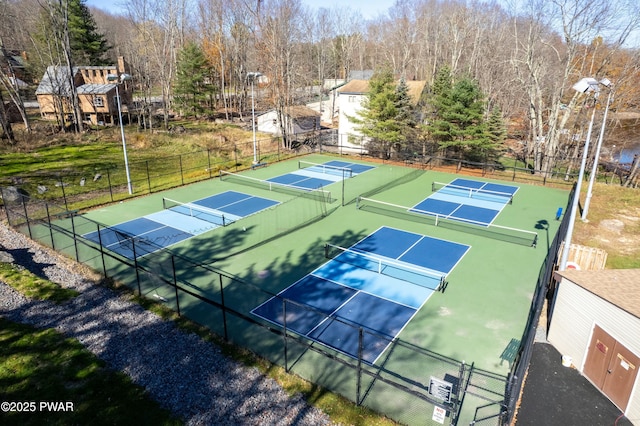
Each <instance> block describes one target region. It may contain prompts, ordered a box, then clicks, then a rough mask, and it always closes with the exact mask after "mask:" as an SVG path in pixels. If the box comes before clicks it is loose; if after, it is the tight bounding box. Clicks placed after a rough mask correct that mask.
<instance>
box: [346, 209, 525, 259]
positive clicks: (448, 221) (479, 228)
mask: <svg viewBox="0 0 640 426" xmlns="http://www.w3.org/2000/svg"><path fill="white" fill-rule="evenodd" d="M356 208H358V209H360V210H364V211H369V212H373V213H378V214H383V215H386V216H390V217H396V218H400V219H405V220H411V221H414V222H419V223H426V224H430V225H434V226H440V227H443V228H447V229H453V230H456V231H460V232H465V233H468V234H473V235H479V236H482V237H487V238H493V239H496V240H500V241H506V242H509V243H513V244H520V245H524V246H530V247H535V246H536V245H537V244H538V234H537V233H536V232H533V231H527V230H525V229H518V228H510V227H507V226H500V225H495V224H492V223H491V224H485V223H481V222H475V221H472V220H467V219H462V218H451V217H450V216H447V215H443V214H440V213H435V212H428V211H423V210H418V209H415V208H411V207H405V206H400V205H397V204H392V203H387V202H385V201H379V200H374V199H371V198H365V197H358V199H357V200H356Z"/></svg>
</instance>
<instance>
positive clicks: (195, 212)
mask: <svg viewBox="0 0 640 426" xmlns="http://www.w3.org/2000/svg"><path fill="white" fill-rule="evenodd" d="M162 207H163V208H164V209H165V210H171V211H173V212H176V213H180V214H183V215H186V216H191V217H195V218H197V219H202V220H205V221H207V222H210V223H213V224H215V225H218V226H227V225H228V224H229V223H231V222H232V221H231V220H228V219H227V218H226V217H225V216H224V214H223V213H221V212H219V211H217V210H213V209H209V208H207V207H203V206H198V205H195V204H191V203H182V202H180V201H175V200H172V199H170V198H162Z"/></svg>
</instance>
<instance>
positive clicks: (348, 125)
mask: <svg viewBox="0 0 640 426" xmlns="http://www.w3.org/2000/svg"><path fill="white" fill-rule="evenodd" d="M406 83H407V86H408V89H409V96H410V97H411V100H412V101H413V103H414V104H417V103H418V101H419V100H420V96H421V95H422V91H423V90H424V87H425V84H426V81H407V82H406ZM367 93H369V80H351V81H349V82H348V83H347V84H345V85H344V86H342V87H340V88H339V89H338V108H339V110H340V115H339V117H338V141H339V143H340V145H341V146H342V147H346V148H347V149H353V150H357V151H360V150H362V149H363V146H362V145H363V143H364V142H366V141H365V140H364V138H363V136H362V134H361V133H360V132H359V131H358V130H357V129H356V127H358V126H357V125H356V124H354V123H352V122H351V121H350V120H349V117H357V116H358V111H360V110H362V103H363V102H364V101H365V99H366V97H367Z"/></svg>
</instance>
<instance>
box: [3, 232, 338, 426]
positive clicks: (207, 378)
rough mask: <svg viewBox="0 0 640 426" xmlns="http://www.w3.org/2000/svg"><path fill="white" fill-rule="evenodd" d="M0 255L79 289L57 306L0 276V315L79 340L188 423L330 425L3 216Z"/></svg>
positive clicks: (314, 411) (251, 371) (297, 400)
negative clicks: (102, 283) (32, 296)
mask: <svg viewBox="0 0 640 426" xmlns="http://www.w3.org/2000/svg"><path fill="white" fill-rule="evenodd" d="M0 261H13V262H15V263H17V264H19V265H22V266H23V267H25V268H27V269H29V270H30V271H32V272H34V273H36V274H37V275H40V276H43V277H46V278H47V279H49V280H50V281H53V282H56V283H59V284H60V285H61V286H62V287H67V288H72V289H75V290H77V291H79V292H80V293H81V295H80V296H78V297H76V298H74V299H72V300H70V301H68V302H66V303H63V304H60V305H56V304H53V303H50V302H42V301H35V300H30V299H27V298H25V297H24V296H22V295H21V294H20V293H18V292H16V291H14V290H13V289H12V288H11V287H9V286H8V285H6V284H5V283H3V282H1V281H0V316H3V317H5V318H7V319H9V320H11V321H15V322H19V323H24V324H31V325H33V326H36V327H39V328H55V329H56V330H57V331H59V332H61V333H63V334H65V335H66V336H68V337H73V338H75V339H78V340H79V341H80V342H81V343H82V344H83V345H84V346H85V347H86V348H87V349H88V350H90V351H91V352H93V353H94V354H95V355H96V356H97V357H99V358H101V359H102V360H104V361H105V362H106V363H107V364H108V365H109V366H110V367H111V368H113V369H115V370H120V371H123V372H125V373H126V374H127V375H128V376H129V377H131V379H132V380H133V381H134V382H135V383H137V384H139V385H141V386H144V387H145V388H146V389H147V390H148V391H149V393H150V394H151V396H152V397H153V398H154V399H155V400H156V401H158V402H159V404H160V405H162V406H163V407H166V408H168V409H169V410H171V411H172V412H173V413H175V415H177V416H179V417H180V418H183V419H184V420H185V421H186V423H187V424H189V425H212V424H215V425H294V424H304V425H328V424H331V422H330V420H329V418H328V416H327V415H326V414H324V413H323V412H322V411H319V410H317V409H315V408H313V407H310V406H309V405H307V404H306V402H305V401H304V400H303V399H302V397H301V396H298V397H293V398H290V397H289V396H288V395H287V394H286V392H284V390H283V389H282V388H281V387H280V386H279V385H278V384H277V383H276V382H275V381H274V380H271V379H269V378H267V377H265V376H264V375H262V374H261V373H260V372H259V371H258V370H257V369H252V368H247V367H244V366H242V365H240V364H238V363H237V362H235V361H232V360H230V359H228V358H226V357H225V356H223V355H222V354H221V353H220V351H219V349H218V348H216V347H215V346H213V345H212V344H210V343H207V342H203V341H202V340H200V338H199V337H197V336H196V335H194V334H188V333H185V332H183V331H181V330H179V329H178V328H176V327H175V325H174V324H173V323H171V322H168V321H164V320H162V319H161V318H159V317H158V316H156V315H155V314H153V313H150V312H148V311H145V310H144V309H142V308H141V307H140V306H139V305H137V304H135V303H131V302H128V301H126V300H124V299H122V298H121V297H119V296H118V295H117V294H116V293H115V292H114V291H112V290H110V289H108V288H106V287H103V286H100V285H98V284H96V283H95V281H93V280H92V279H90V278H87V275H86V274H82V272H81V271H82V269H83V268H82V267H79V266H78V265H75V264H74V263H72V262H71V261H69V260H68V259H66V258H63V257H60V256H59V255H57V254H56V253H55V252H53V251H51V250H49V249H46V248H43V247H42V246H40V245H38V244H36V243H34V242H33V241H31V240H30V239H28V238H26V237H25V236H23V235H22V234H19V233H16V232H15V231H13V230H12V229H9V228H7V227H6V226H5V225H4V224H1V223H0Z"/></svg>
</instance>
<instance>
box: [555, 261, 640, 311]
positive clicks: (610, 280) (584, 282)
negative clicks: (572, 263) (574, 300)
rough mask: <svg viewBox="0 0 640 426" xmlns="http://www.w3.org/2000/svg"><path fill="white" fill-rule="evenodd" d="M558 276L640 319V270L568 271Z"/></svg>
mask: <svg viewBox="0 0 640 426" xmlns="http://www.w3.org/2000/svg"><path fill="white" fill-rule="evenodd" d="M556 275H559V276H561V277H563V278H565V279H567V280H569V281H571V282H572V283H574V284H576V285H578V286H580V287H582V288H584V289H585V290H587V291H589V292H591V293H593V294H595V295H596V296H598V297H600V298H602V299H604V300H606V301H608V302H610V303H612V304H614V305H615V306H617V307H619V308H620V309H622V310H624V311H627V312H628V313H630V314H631V315H633V316H635V317H637V318H640V269H603V270H598V271H581V270H575V269H567V270H565V271H558V272H556Z"/></svg>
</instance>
